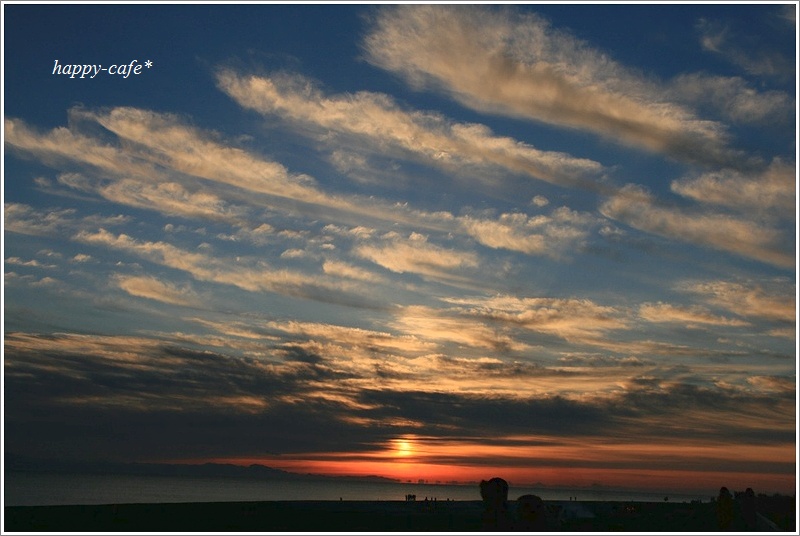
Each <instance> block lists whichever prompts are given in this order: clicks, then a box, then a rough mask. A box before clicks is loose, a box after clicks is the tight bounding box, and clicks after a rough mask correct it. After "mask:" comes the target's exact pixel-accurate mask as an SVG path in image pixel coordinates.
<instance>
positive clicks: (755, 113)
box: [671, 73, 795, 123]
mask: <svg viewBox="0 0 800 536" xmlns="http://www.w3.org/2000/svg"><path fill="white" fill-rule="evenodd" d="M671 93H672V94H673V95H675V98H677V99H680V100H685V101H686V102H689V103H702V104H709V105H711V106H713V107H714V108H716V109H717V110H719V112H720V113H722V114H723V116H724V117H725V118H727V119H729V120H732V121H734V122H738V123H765V122H767V121H769V122H778V123H784V122H787V121H790V120H791V118H792V117H794V108H795V103H794V101H793V100H792V98H791V97H790V96H789V95H788V94H787V93H784V92H782V91H766V92H759V91H757V90H756V89H754V88H752V87H750V86H749V85H748V84H747V82H746V81H745V80H744V79H742V78H739V77H726V76H709V75H705V74H699V73H694V74H685V75H681V76H678V77H677V78H675V79H674V80H673V81H672V83H671Z"/></svg>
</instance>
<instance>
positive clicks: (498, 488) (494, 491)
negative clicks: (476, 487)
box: [480, 477, 513, 532]
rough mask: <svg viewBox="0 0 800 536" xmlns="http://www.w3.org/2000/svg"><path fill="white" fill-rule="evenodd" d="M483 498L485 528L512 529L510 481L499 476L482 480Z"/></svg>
mask: <svg viewBox="0 0 800 536" xmlns="http://www.w3.org/2000/svg"><path fill="white" fill-rule="evenodd" d="M480 489H481V499H483V519H482V520H483V527H482V528H483V530H487V531H492V530H494V531H504V532H505V531H509V530H511V529H512V525H513V524H512V523H511V519H510V518H509V515H508V482H506V481H505V480H503V479H502V478H499V477H494V478H491V479H489V480H488V481H487V480H481V483H480Z"/></svg>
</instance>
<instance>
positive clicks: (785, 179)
mask: <svg viewBox="0 0 800 536" xmlns="http://www.w3.org/2000/svg"><path fill="white" fill-rule="evenodd" d="M796 180H797V168H796V166H795V165H794V164H793V163H792V164H789V163H786V162H783V161H781V160H780V159H775V160H773V162H772V163H771V164H770V165H769V167H768V168H767V169H765V170H763V171H761V172H753V173H744V172H740V171H735V170H731V169H723V170H719V171H710V172H706V173H703V174H702V175H700V176H698V177H696V178H685V179H682V180H677V181H673V182H672V184H671V187H672V191H673V192H675V193H677V194H680V195H682V196H684V197H689V198H691V199H694V200H695V201H698V202H701V203H712V204H716V205H722V206H727V207H734V208H739V209H745V210H755V211H759V212H762V213H769V214H770V215H771V216H777V217H779V218H784V219H794V218H796V217H797V214H796V212H795V210H796V206H795V199H796Z"/></svg>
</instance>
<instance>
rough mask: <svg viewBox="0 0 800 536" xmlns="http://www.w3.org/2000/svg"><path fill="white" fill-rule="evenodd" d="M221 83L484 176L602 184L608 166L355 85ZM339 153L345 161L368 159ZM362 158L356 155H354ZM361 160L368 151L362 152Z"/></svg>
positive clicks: (379, 144) (292, 80) (410, 154)
mask: <svg viewBox="0 0 800 536" xmlns="http://www.w3.org/2000/svg"><path fill="white" fill-rule="evenodd" d="M217 80H218V83H219V85H220V88H221V89H222V90H223V91H225V92H226V93H227V94H228V95H229V96H230V97H231V98H233V99H234V100H235V101H236V102H237V103H239V104H240V105H241V106H243V107H245V108H250V109H253V110H255V111H257V112H259V113H262V114H265V115H278V116H280V117H283V118H285V119H286V120H287V121H289V122H290V123H294V124H297V125H298V126H299V127H300V128H301V129H308V130H310V131H311V132H312V133H314V134H316V135H317V136H319V137H323V138H325V139H329V138H330V136H331V135H334V134H335V135H339V136H342V137H355V138H356V139H357V141H356V142H355V144H354V145H355V146H356V147H359V148H361V150H363V146H364V145H363V144H364V143H365V142H366V143H368V144H370V145H371V147H372V149H373V151H377V152H380V153H387V154H388V155H389V156H397V157H406V158H410V159H413V160H420V161H423V162H425V163H427V164H429V165H433V166H435V167H440V168H443V169H446V170H449V171H453V172H458V173H459V174H466V175H471V174H475V173H476V172H477V173H478V174H479V175H480V173H481V171H482V169H483V168H487V167H488V168H500V169H504V170H507V171H511V172H514V173H518V174H522V175H528V176H531V177H534V178H537V179H541V180H544V181H547V182H550V183H554V184H561V185H567V186H575V185H583V186H586V187H598V186H597V185H596V183H597V181H598V179H600V178H601V174H602V172H603V167H602V166H601V165H600V164H599V163H597V162H594V161H592V160H589V159H585V158H576V157H573V156H570V155H568V154H564V153H559V152H550V151H542V150H539V149H536V148H534V147H532V146H530V145H528V144H526V143H523V142H520V141H517V140H514V139H512V138H509V137H503V136H497V135H495V134H494V133H492V131H491V130H490V129H489V128H488V127H486V126H484V125H480V124H469V123H458V122H454V121H450V120H447V119H446V118H445V117H443V116H442V115H440V114H438V113H433V112H420V111H407V110H404V109H402V108H401V107H400V106H399V105H397V104H396V103H395V102H394V100H393V99H392V98H391V97H389V96H388V95H385V94H380V93H370V92H364V91H362V92H358V93H355V94H346V95H331V96H327V95H324V94H323V93H322V92H321V91H320V90H319V89H317V88H316V87H314V85H313V83H312V82H311V81H310V80H308V79H306V78H304V77H302V76H300V75H289V74H278V75H274V76H272V77H269V78H268V77H262V76H255V75H240V74H237V73H235V72H233V71H230V70H221V71H219V73H218V74H217ZM350 154H351V156H350V158H347V159H345V158H344V157H345V156H346V153H341V152H336V151H335V152H334V155H336V156H335V160H336V162H338V163H339V165H340V166H345V167H349V166H352V165H359V164H363V162H360V160H353V158H354V157H353V156H352V153H350ZM357 158H358V157H357ZM360 158H362V159H363V157H360Z"/></svg>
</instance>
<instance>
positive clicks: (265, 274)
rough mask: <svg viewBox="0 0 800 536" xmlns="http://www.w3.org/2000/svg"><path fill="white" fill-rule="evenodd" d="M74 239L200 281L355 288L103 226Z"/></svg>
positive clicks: (335, 295) (283, 289)
mask: <svg viewBox="0 0 800 536" xmlns="http://www.w3.org/2000/svg"><path fill="white" fill-rule="evenodd" d="M75 240H77V241H78V242H82V243H85V244H92V245H95V246H102V247H108V248H112V249H117V250H120V251H125V252H127V253H130V254H133V255H136V256H138V257H140V258H143V259H146V260H148V261H150V262H153V263H155V264H158V265H161V266H167V267H169V268H174V269H176V270H181V271H183V272H186V273H188V274H189V275H191V276H192V277H193V278H194V279H196V280H198V281H209V282H214V283H220V284H224V285H233V286H236V287H238V288H241V289H243V290H247V291H250V292H276V293H279V294H286V295H289V296H300V297H306V298H314V299H318V300H322V301H339V300H341V302H340V303H348V302H351V301H352V300H353V299H354V298H355V296H352V295H351V296H350V297H348V294H347V293H348V292H350V291H352V290H354V288H353V287H352V286H348V285H346V284H345V283H343V282H335V281H331V280H329V279H326V278H322V277H319V276H311V275H305V274H302V273H299V272H297V271H295V270H288V269H275V268H273V267H271V266H269V265H268V264H266V263H265V262H263V261H253V260H252V259H249V260H246V259H239V260H235V259H226V258H224V257H220V256H212V255H206V254H203V253H195V252H190V251H187V250H183V249H180V248H178V247H176V246H173V245H171V244H169V243H166V242H163V241H159V242H149V241H141V240H136V239H135V238H133V237H131V236H128V235H126V234H120V235H114V234H113V233H110V232H108V231H106V230H104V229H101V230H99V231H97V232H88V231H83V232H80V233H78V234H77V235H76V236H75Z"/></svg>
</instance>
